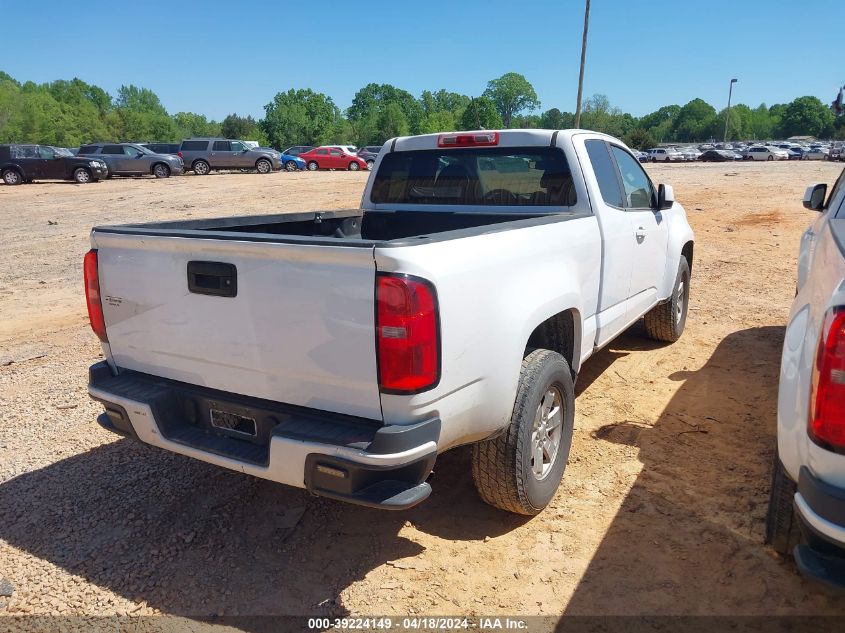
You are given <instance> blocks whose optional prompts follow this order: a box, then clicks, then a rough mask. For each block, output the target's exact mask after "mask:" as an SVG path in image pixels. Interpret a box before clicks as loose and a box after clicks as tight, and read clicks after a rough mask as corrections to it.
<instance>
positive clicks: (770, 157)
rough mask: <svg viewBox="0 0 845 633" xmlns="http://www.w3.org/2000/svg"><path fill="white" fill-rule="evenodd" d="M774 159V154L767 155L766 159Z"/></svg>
mask: <svg viewBox="0 0 845 633" xmlns="http://www.w3.org/2000/svg"><path fill="white" fill-rule="evenodd" d="M774 159H775V157H774V156H772V155H771V154H769V155H768V156H767V157H766V160H774Z"/></svg>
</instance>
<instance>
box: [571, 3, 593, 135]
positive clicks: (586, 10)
mask: <svg viewBox="0 0 845 633" xmlns="http://www.w3.org/2000/svg"><path fill="white" fill-rule="evenodd" d="M589 26H590V0H587V5H586V6H585V7H584V36H583V38H582V39H581V72H580V73H579V74H578V103H577V104H576V105H575V128H576V129H577V128H580V127H581V96H582V95H583V93H584V61H585V60H586V59H587V29H588V28H589Z"/></svg>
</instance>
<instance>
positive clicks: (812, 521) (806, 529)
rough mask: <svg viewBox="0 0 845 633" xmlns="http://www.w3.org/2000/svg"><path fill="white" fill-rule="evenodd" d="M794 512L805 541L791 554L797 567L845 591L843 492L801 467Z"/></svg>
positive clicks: (844, 508)
mask: <svg viewBox="0 0 845 633" xmlns="http://www.w3.org/2000/svg"><path fill="white" fill-rule="evenodd" d="M795 513H796V516H797V517H798V520H799V524H800V526H801V533H802V535H803V537H804V541H805V542H804V543H802V544H800V545H798V546H797V547H796V548H795V551H794V552H793V554H794V556H795V562H796V563H797V564H798V568H799V569H800V570H801V572H802V573H804V574H805V575H807V576H809V577H811V578H814V579H816V580H820V581H822V582H824V583H826V584H828V585H831V586H833V587H836V588H839V589H845V489H843V488H837V487H835V486H831V485H830V484H828V483H826V482H824V481H822V480H820V479H818V478H816V477H814V476H813V474H812V473H811V472H810V470H809V469H808V468H807V467H806V466H802V467H801V470H800V471H799V475H798V491H797V492H796V494H795Z"/></svg>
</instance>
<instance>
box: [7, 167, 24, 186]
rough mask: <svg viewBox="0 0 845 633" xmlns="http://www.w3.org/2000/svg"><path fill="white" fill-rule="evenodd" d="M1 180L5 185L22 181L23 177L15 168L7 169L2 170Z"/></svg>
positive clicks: (17, 183)
mask: <svg viewBox="0 0 845 633" xmlns="http://www.w3.org/2000/svg"><path fill="white" fill-rule="evenodd" d="M3 182H5V183H6V184H7V185H19V184H21V183H22V182H23V178H21V175H20V174H19V173H18V172H17V171H16V170H14V169H7V170H6V171H4V172H3Z"/></svg>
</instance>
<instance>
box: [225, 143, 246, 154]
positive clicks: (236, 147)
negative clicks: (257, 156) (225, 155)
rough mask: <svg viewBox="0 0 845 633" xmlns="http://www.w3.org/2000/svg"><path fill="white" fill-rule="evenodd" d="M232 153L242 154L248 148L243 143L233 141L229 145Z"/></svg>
mask: <svg viewBox="0 0 845 633" xmlns="http://www.w3.org/2000/svg"><path fill="white" fill-rule="evenodd" d="M229 147H230V151H233V152H242V151H244V150H245V149H246V146H245V145H244V144H243V143H239V142H238V141H232V142H230V143H229Z"/></svg>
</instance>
